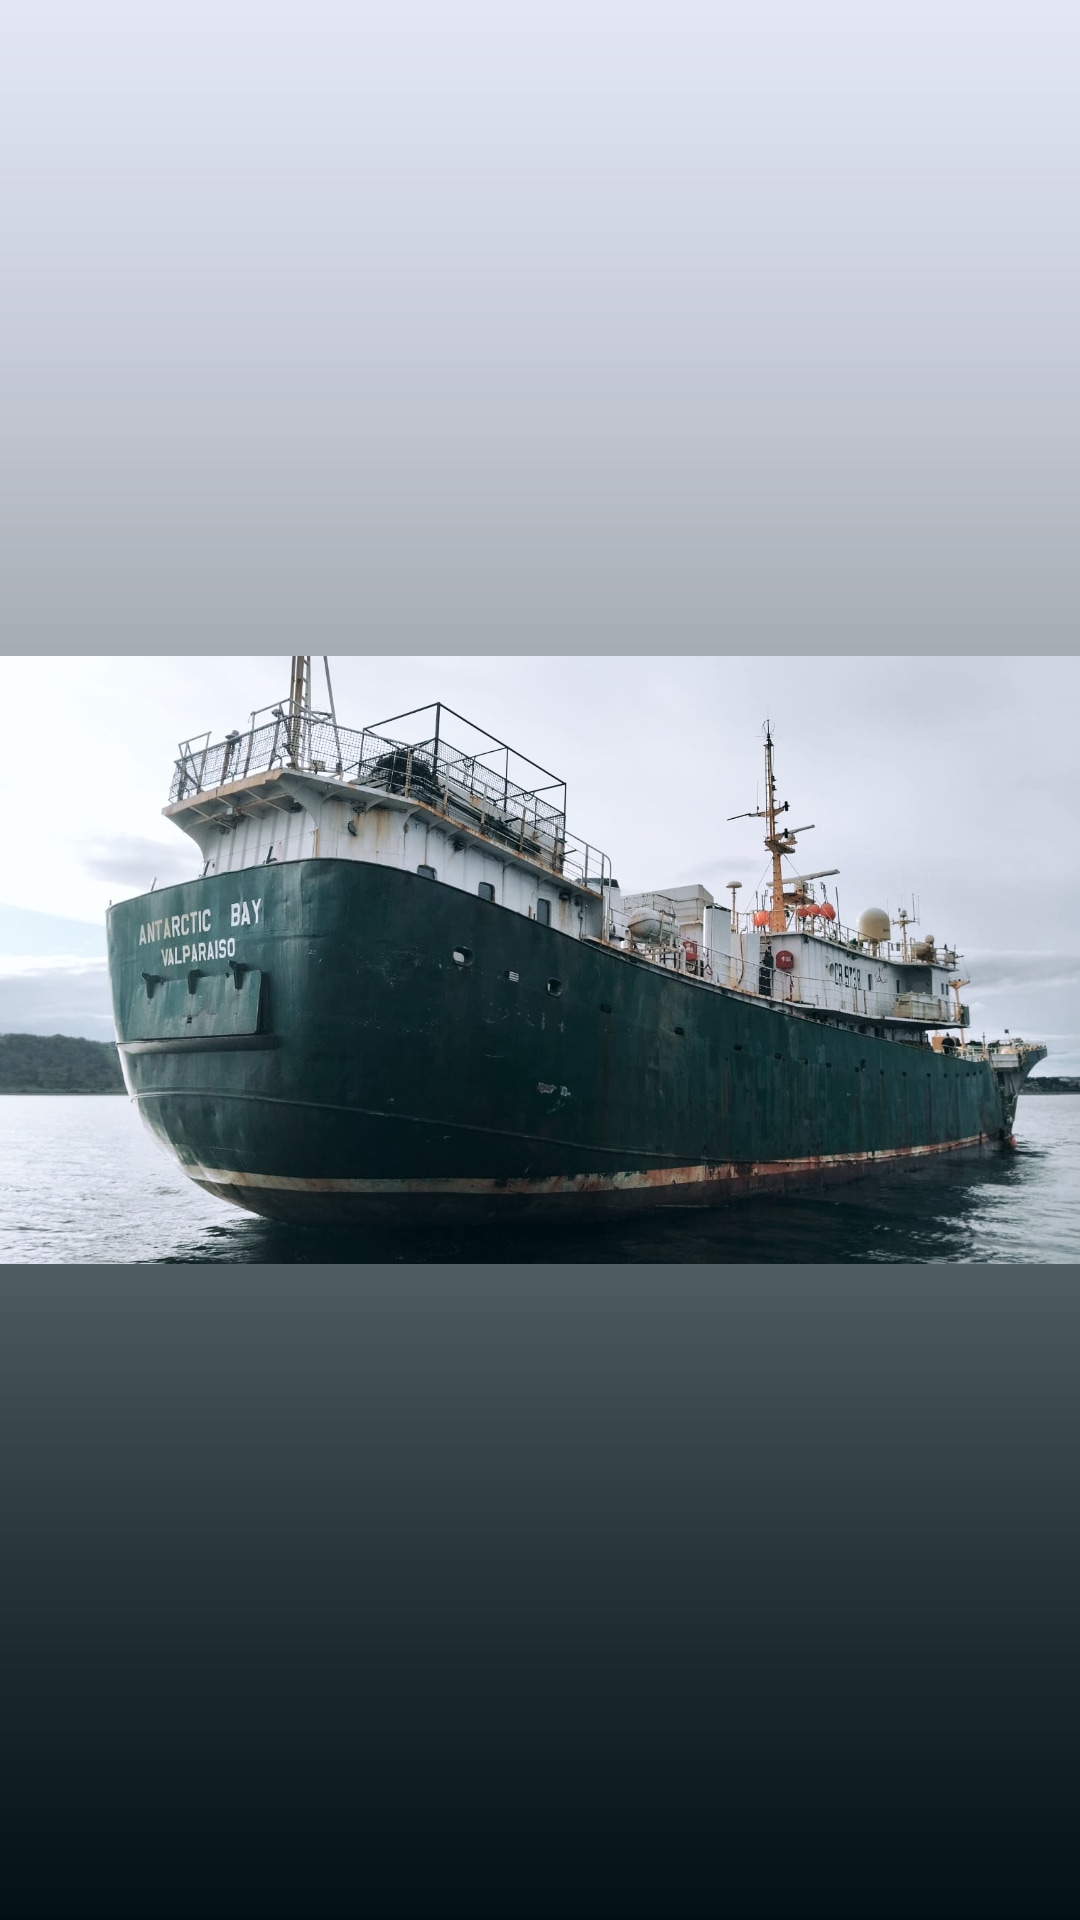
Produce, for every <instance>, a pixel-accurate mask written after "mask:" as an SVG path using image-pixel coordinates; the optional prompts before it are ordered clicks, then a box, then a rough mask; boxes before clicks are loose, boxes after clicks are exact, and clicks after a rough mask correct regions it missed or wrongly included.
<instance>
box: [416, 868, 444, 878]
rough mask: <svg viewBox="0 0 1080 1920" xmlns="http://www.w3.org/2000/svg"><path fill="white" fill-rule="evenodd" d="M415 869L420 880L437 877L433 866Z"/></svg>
mask: <svg viewBox="0 0 1080 1920" xmlns="http://www.w3.org/2000/svg"><path fill="white" fill-rule="evenodd" d="M416 871H417V873H418V874H419V875H420V878H421V880H437V879H438V877H439V876H438V874H437V873H436V871H435V868H434V867H417V869H416Z"/></svg>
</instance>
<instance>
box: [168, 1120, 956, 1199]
mask: <svg viewBox="0 0 1080 1920" xmlns="http://www.w3.org/2000/svg"><path fill="white" fill-rule="evenodd" d="M988 1139H989V1135H988V1134H985V1133H974V1134H970V1135H969V1136H967V1137H966V1138H965V1139H963V1140H943V1141H940V1142H938V1143H937V1144H936V1145H933V1146H924V1147H883V1148H879V1149H875V1150H869V1151H866V1152H859V1153H821V1154H814V1155H811V1156H810V1157H809V1158H805V1159H801V1160H745V1161H740V1160H727V1161H715V1162H709V1161H706V1162H704V1163H702V1164H698V1165H694V1166H689V1167H656V1168H646V1169H645V1170H644V1171H643V1172H626V1173H569V1174H561V1173H556V1174H549V1175H545V1176H543V1177H542V1178H540V1179H505V1180H499V1179H493V1178H474V1177H469V1176H457V1175H453V1174H448V1175H442V1174H436V1175H431V1176H428V1177H423V1176H421V1177H419V1178H416V1179H399V1180H387V1179H344V1180H338V1179H317V1178H308V1177H302V1176H300V1175H296V1174H287V1173H239V1172H235V1173H234V1172H230V1171H229V1170H228V1169H227V1168H221V1167H202V1166H196V1165H189V1164H187V1163H186V1162H185V1163H181V1164H183V1166H184V1172H185V1173H187V1174H189V1175H190V1177H191V1179H192V1180H197V1181H199V1183H200V1184H202V1185H206V1186H212V1187H254V1188H269V1189H273V1190H274V1191H276V1192H280V1193H358V1194H359V1193H430V1194H440V1193H447V1194H451V1193H470V1194H475V1193H485V1194H487V1193H489V1194H495V1195H497V1194H515V1193H521V1194H558V1193H623V1192H628V1191H634V1190H644V1189H647V1188H650V1187H653V1188H656V1187H693V1186H708V1185H712V1184H713V1183H714V1182H719V1181H723V1180H755V1179H768V1178H782V1177H784V1176H787V1175H791V1174H799V1173H812V1172H817V1171H818V1170H819V1169H821V1168H825V1167H848V1166H852V1167H854V1166H869V1165H874V1166H876V1165H882V1164H884V1163H885V1162H887V1161H891V1160H914V1159H923V1158H926V1157H928V1156H929V1155H931V1154H937V1153H951V1152H955V1151H956V1149H958V1148H960V1147H977V1146H981V1145H983V1144H984V1143H985V1142H987V1141H988Z"/></svg>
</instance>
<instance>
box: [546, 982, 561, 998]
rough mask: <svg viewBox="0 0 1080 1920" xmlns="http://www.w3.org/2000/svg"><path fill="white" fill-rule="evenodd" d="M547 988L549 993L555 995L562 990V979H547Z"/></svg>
mask: <svg viewBox="0 0 1080 1920" xmlns="http://www.w3.org/2000/svg"><path fill="white" fill-rule="evenodd" d="M547 990H548V992H549V993H551V994H556V995H558V994H560V993H561V992H562V981H561V980H549V981H548V983H547Z"/></svg>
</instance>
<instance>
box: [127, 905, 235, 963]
mask: <svg viewBox="0 0 1080 1920" xmlns="http://www.w3.org/2000/svg"><path fill="white" fill-rule="evenodd" d="M261 913H262V898H261V897H260V898H259V899H258V900H234V901H233V902H232V904H231V906H230V908H229V925H230V926H232V927H251V926H258V925H259V916H260V914H261ZM212 925H213V914H212V911H211V909H210V908H209V907H198V908H196V910H195V912H194V913H167V914H165V915H164V917H163V918H162V919H160V920H145V921H144V922H143V924H142V925H141V926H140V928H139V945H140V947H152V946H154V945H155V943H156V942H157V941H159V940H168V939H173V940H182V939H183V938H184V935H185V934H188V935H191V934H196V933H209V932H210V929H211V927H212ZM235 955H236V941H235V940H234V939H232V938H231V937H230V938H228V939H224V938H223V939H218V940H189V941H188V942H187V943H186V944H185V945H184V946H182V947H179V946H177V947H162V949H161V964H162V966H163V967H182V966H186V964H187V962H188V961H189V960H193V961H195V962H196V963H197V962H198V961H200V960H232V959H233V958H234V957H235Z"/></svg>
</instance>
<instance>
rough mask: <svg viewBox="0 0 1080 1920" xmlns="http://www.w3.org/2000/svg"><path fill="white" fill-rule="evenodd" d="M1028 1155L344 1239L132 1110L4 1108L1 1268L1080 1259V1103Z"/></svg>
mask: <svg viewBox="0 0 1080 1920" xmlns="http://www.w3.org/2000/svg"><path fill="white" fill-rule="evenodd" d="M1017 1142H1018V1144H1017V1148H1016V1151H1015V1152H1012V1153H1007V1154H1002V1155H1001V1156H999V1157H995V1158H994V1159H992V1160H988V1161H984V1162H981V1163H978V1164H975V1165H955V1166H949V1165H948V1164H947V1163H946V1164H940V1163H938V1164H933V1165H927V1166H920V1167H916V1168H905V1169H903V1170H902V1171H900V1172H898V1173H893V1174H892V1175H891V1176H889V1177H888V1178H882V1177H877V1178H875V1179H873V1180H860V1181H855V1182H852V1183H851V1185H849V1186H844V1187H839V1188H836V1187H834V1188H832V1189H830V1190H828V1191H827V1192H824V1193H821V1194H812V1195H807V1196H804V1197H799V1198H787V1199H772V1200H756V1201H749V1202H742V1203H736V1204H735V1205H733V1206H730V1207H724V1208H718V1209H715V1210H710V1211H699V1210H697V1209H686V1210H682V1209H680V1210H678V1211H677V1212H668V1213H664V1214H659V1215H656V1216H653V1217H651V1218H649V1219H641V1218H638V1219H634V1220H627V1221H625V1222H624V1221H618V1222H606V1223H605V1222H598V1223H596V1224H595V1225H594V1224H590V1223H583V1224H582V1223H574V1224H567V1225H565V1226H554V1227H552V1226H540V1225H537V1224H536V1223H534V1222H530V1223H523V1222H518V1223H516V1224H514V1225H512V1226H509V1227H500V1226H494V1227H484V1228H479V1227H474V1228H446V1227H440V1228H437V1229H434V1228H423V1227H417V1228H415V1229H409V1228H393V1229H380V1230H373V1229H372V1228H370V1227H364V1228H358V1227H347V1228H345V1227H343V1228H336V1229H333V1230H327V1229H318V1228H312V1227H288V1226H281V1225H278V1224H276V1223H274V1222H272V1221H267V1220H259V1219H257V1218H255V1217H254V1216H253V1215H249V1214H245V1213H242V1212H240V1211H239V1210H237V1209H234V1208H232V1207H229V1206H227V1205H225V1204H223V1203H222V1202H220V1201H217V1200H214V1199H211V1198H210V1197H209V1196H208V1195H206V1194H204V1193H202V1192H201V1191H200V1189H199V1188H198V1187H195V1186H193V1185H192V1184H191V1182H190V1181H189V1180H188V1179H187V1178H186V1177H185V1175H184V1174H182V1173H181V1172H180V1170H179V1169H178V1167H177V1166H176V1165H175V1163H174V1162H173V1161H172V1160H171V1159H170V1158H169V1157H168V1155H167V1154H166V1153H165V1151H164V1150H163V1149H162V1148H161V1147H160V1146H159V1145H158V1144H157V1142H156V1141H155V1140H154V1139H153V1137H152V1136H151V1135H150V1134H149V1133H148V1132H147V1131H146V1130H145V1128H144V1127H143V1126H142V1124H141V1123H140V1121H139V1118H138V1115H137V1113H136V1111H135V1108H134V1106H133V1105H132V1104H131V1103H130V1102H129V1101H128V1100H126V1099H122V1098H119V1097H109V1096H104V1095H103V1096H100V1097H93V1096H90V1097H82V1098H79V1097H76V1096H60V1095H51V1096H50V1095H40V1096H35V1095H8V1096H6V1097H2V1098H0V1260H2V1261H3V1262H4V1263H11V1262H17V1261H25V1262H30V1263H33V1264H41V1263H51V1264H61V1263H62V1264H71V1263H79V1262H84V1261H107V1262H111V1263H115V1264H119V1265H130V1264H135V1263H144V1262H162V1261H168V1262H173V1261H181V1262H189V1261H198V1262H205V1261H211V1262H215V1261H245V1262H252V1261H254V1262H278V1261H282V1262H307V1261H335V1262H342V1261H358V1260H360V1261H465V1262H480V1263H490V1262H503V1261H515V1262H534V1261H590V1262H591V1261H597V1262H621V1263H630V1264H639V1263H642V1262H648V1261H675V1260H685V1261H699V1262H703V1261H716V1262H721V1263H728V1262H738V1261H792V1260H797V1261H811V1262H822V1261H827V1262H852V1261H859V1262H893V1261H902V1262H909V1263H910V1262H916V1263H919V1264H922V1263H927V1262H934V1261H962V1262H968V1263H971V1262H980V1263H981V1262H989V1263H992V1264H996V1263H1003V1262H1008V1263H1014V1262H1021V1263H1025V1264H1028V1263H1031V1264H1044V1263H1053V1264H1061V1263H1066V1262H1070V1261H1074V1260H1076V1259H1078V1258H1080V1177H1078V1176H1080V1098H1070V1097H1069V1096H1067V1095H1066V1096H1060V1097H1057V1098H1054V1097H1051V1096H1043V1097H1042V1098H1036V1097H1034V1096H1028V1097H1026V1098H1022V1099H1021V1101H1020V1106H1019V1112H1018V1116H1017Z"/></svg>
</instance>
